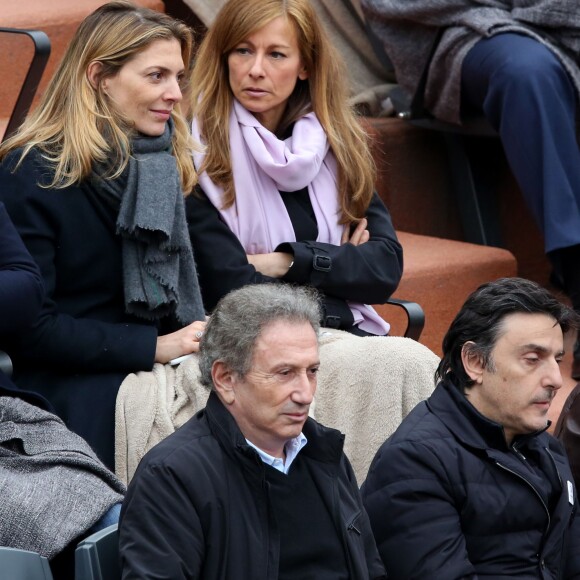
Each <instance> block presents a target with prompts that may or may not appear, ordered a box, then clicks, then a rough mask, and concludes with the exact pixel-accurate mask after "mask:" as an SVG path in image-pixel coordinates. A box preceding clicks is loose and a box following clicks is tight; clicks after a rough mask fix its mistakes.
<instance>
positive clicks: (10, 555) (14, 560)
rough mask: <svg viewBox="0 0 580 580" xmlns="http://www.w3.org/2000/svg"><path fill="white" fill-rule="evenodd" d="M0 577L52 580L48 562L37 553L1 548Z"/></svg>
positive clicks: (20, 579) (18, 579) (24, 579)
mask: <svg viewBox="0 0 580 580" xmlns="http://www.w3.org/2000/svg"><path fill="white" fill-rule="evenodd" d="M0 576H1V577H2V578H10V580H52V573H51V571H50V566H49V564H48V560H47V559H46V558H45V557H44V556H41V555H40V554H37V553H36V552H28V551H26V550H18V549H17V548H8V547H6V546H2V547H0Z"/></svg>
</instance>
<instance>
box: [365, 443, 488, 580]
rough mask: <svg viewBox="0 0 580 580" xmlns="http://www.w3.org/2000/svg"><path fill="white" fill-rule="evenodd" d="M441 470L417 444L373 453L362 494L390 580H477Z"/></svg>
mask: <svg viewBox="0 0 580 580" xmlns="http://www.w3.org/2000/svg"><path fill="white" fill-rule="evenodd" d="M447 474H448V471H447V469H446V466H445V465H443V464H442V463H441V461H440V458H439V457H438V456H437V455H436V454H435V453H434V452H433V450H432V449H431V448H430V447H429V446H428V445H425V444H422V443H401V444H389V442H387V443H386V444H384V445H383V447H382V448H381V449H380V450H379V452H378V453H377V456H376V457H375V459H374V460H373V463H372V464H371V468H370V470H369V474H368V476H367V479H366V481H365V482H364V484H363V486H362V488H361V494H362V498H363V503H364V506H365V508H366V511H367V513H368V515H369V518H370V522H371V527H372V530H373V534H374V537H375V540H376V542H377V547H378V549H379V553H380V555H381V558H382V560H383V562H384V564H385V567H386V569H387V574H388V578H389V579H390V580H391V579H392V580H422V579H424V578H448V579H449V580H459V579H460V578H461V579H462V580H476V579H477V574H476V573H475V568H474V566H473V564H472V563H471V562H470V560H469V557H468V553H467V546H466V540H465V537H464V535H463V532H462V529H461V521H460V516H459V513H458V510H457V506H456V504H455V500H454V497H453V485H452V484H451V482H450V481H449V479H448V477H447Z"/></svg>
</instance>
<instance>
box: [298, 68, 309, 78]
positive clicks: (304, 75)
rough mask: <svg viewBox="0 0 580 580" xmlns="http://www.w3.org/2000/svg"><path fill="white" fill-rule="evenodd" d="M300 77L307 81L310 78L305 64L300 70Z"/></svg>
mask: <svg viewBox="0 0 580 580" xmlns="http://www.w3.org/2000/svg"><path fill="white" fill-rule="evenodd" d="M298 78H299V79H300V80H301V81H305V80H306V79H307V78H308V71H307V70H306V67H305V66H303V67H302V68H301V69H300V70H299V71H298Z"/></svg>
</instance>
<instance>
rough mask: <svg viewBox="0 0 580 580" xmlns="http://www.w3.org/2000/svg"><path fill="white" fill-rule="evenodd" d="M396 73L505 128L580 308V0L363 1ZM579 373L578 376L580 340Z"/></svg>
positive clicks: (553, 258) (516, 166)
mask: <svg viewBox="0 0 580 580" xmlns="http://www.w3.org/2000/svg"><path fill="white" fill-rule="evenodd" d="M361 3H362V8H363V11H364V13H365V15H366V17H367V20H368V23H369V26H370V28H371V30H372V31H373V34H374V36H376V38H377V39H378V41H379V42H380V43H382V44H383V47H384V50H385V52H386V53H387V55H388V56H389V58H390V59H391V60H392V63H393V65H394V68H395V73H396V76H397V81H398V82H399V83H400V84H401V85H402V86H403V87H404V88H405V89H406V90H407V91H409V92H410V93H411V94H414V93H415V92H416V90H417V87H418V86H419V83H420V82H421V79H422V78H423V75H424V70H425V69H426V67H427V66H428V75H427V78H426V86H425V92H424V101H425V106H426V108H427V109H428V110H429V111H431V112H432V113H433V114H434V115H435V117H437V118H438V119H441V120H443V121H448V122H451V123H461V120H462V118H463V117H465V116H470V115H471V116H473V115H483V116H484V117H485V118H486V119H487V120H488V121H489V123H490V124H491V125H492V127H493V128H494V129H495V130H496V131H497V133H498V135H499V137H500V139H501V143H502V146H503V149H504V151H505V154H506V157H507V160H508V163H509V165H510V168H511V170H512V172H513V174H514V177H515V178H516V180H517V182H518V184H519V187H520V189H521V192H522V195H523V197H524V199H525V201H526V203H527V205H528V207H529V208H530V211H531V213H532V215H533V217H534V218H535V220H536V223H537V224H538V227H539V229H540V231H541V232H542V234H543V236H544V247H545V251H546V255H547V256H548V258H549V259H550V262H551V264H552V266H553V269H554V274H555V276H553V280H554V281H555V282H556V283H557V284H558V285H560V286H562V287H563V289H564V291H565V292H566V293H567V294H568V296H569V297H570V299H571V301H572V305H573V306H574V309H575V310H576V311H577V312H580V148H579V146H578V133H577V126H578V124H577V113H578V110H577V107H578V98H579V96H580V65H579V63H580V12H579V11H578V3H577V2H576V1H575V0H526V1H525V2H522V1H521V0H494V1H493V2H489V1H488V0H417V1H413V2H409V1H408V0H362V2H361ZM572 376H573V377H574V378H575V379H577V380H580V342H577V343H576V348H575V349H574V363H573V367H572Z"/></svg>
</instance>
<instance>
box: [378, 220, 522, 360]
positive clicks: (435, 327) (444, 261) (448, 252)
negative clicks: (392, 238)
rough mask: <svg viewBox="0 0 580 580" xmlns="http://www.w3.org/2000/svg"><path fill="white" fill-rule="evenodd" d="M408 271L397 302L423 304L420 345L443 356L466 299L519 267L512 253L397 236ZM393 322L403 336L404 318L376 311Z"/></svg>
mask: <svg viewBox="0 0 580 580" xmlns="http://www.w3.org/2000/svg"><path fill="white" fill-rule="evenodd" d="M397 235H398V236H399V241H400V242H401V245H402V246H403V255H404V261H405V267H404V272H403V278H402V280H401V283H400V285H399V288H398V289H397V291H396V292H395V294H394V297H395V298H401V299H403V300H411V301H412V302H418V303H419V304H420V305H421V307H422V308H423V310H424V311H425V328H424V330H423V333H422V335H421V338H420V342H421V343H422V344H424V345H426V346H428V347H429V348H430V349H431V350H432V351H434V352H436V353H437V354H438V355H441V342H442V340H443V336H444V335H445V333H446V332H447V329H448V328H449V325H450V324H451V321H452V320H453V319H454V318H455V315H456V314H457V312H458V311H459V309H460V308H461V306H462V305H463V303H464V302H465V300H466V298H467V297H468V296H469V294H471V292H473V291H474V290H475V289H476V288H477V287H478V286H479V285H480V284H483V283H484V282H489V281H490V280H495V279H497V278H502V277H505V276H515V275H516V273H517V264H516V260H515V258H514V256H513V255H512V254H511V253H510V252H508V251H507V250H502V249H500V248H491V247H488V246H478V245H475V244H467V243H465V242H458V241H456V240H446V239H442V238H435V237H431V236H421V235H417V234H411V233H407V232H401V231H398V232H397ZM375 308H376V310H377V312H379V314H380V315H381V316H383V318H385V319H386V320H388V321H389V322H391V324H392V326H393V334H399V335H400V334H402V333H403V331H404V324H405V320H404V315H401V313H399V312H396V311H397V310H399V309H397V308H396V307H393V306H389V305H386V306H384V305H378V306H375Z"/></svg>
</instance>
